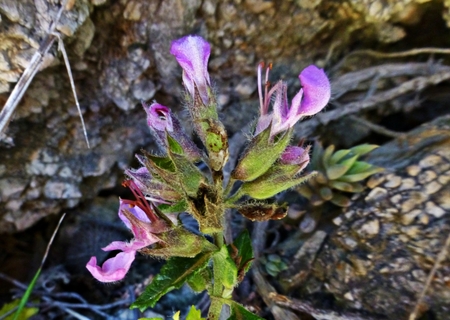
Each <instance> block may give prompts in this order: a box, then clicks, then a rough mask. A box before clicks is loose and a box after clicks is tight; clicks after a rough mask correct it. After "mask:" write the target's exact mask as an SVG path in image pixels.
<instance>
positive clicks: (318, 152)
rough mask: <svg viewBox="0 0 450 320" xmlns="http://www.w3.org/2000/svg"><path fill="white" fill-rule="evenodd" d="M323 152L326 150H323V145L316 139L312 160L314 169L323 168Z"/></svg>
mask: <svg viewBox="0 0 450 320" xmlns="http://www.w3.org/2000/svg"><path fill="white" fill-rule="evenodd" d="M323 152H324V151H323V148H322V146H321V145H320V143H319V142H317V141H316V143H314V148H313V152H312V156H311V162H310V165H311V169H312V170H318V171H322V170H323V166H322V158H323Z"/></svg>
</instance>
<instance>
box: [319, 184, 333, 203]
mask: <svg viewBox="0 0 450 320" xmlns="http://www.w3.org/2000/svg"><path fill="white" fill-rule="evenodd" d="M319 193H320V197H321V198H322V199H323V200H326V201H328V200H330V199H331V198H332V197H333V192H332V191H331V189H330V188H328V187H322V188H320V190H319Z"/></svg>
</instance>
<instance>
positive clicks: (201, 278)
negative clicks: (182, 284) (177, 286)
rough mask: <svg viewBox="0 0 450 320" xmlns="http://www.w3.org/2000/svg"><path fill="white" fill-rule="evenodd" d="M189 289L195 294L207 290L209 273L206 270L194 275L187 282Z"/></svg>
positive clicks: (209, 278) (209, 280) (209, 279)
mask: <svg viewBox="0 0 450 320" xmlns="http://www.w3.org/2000/svg"><path fill="white" fill-rule="evenodd" d="M187 283H188V285H189V287H191V289H192V290H194V291H195V292H202V291H204V290H206V289H207V288H208V285H209V284H210V283H211V273H210V271H209V269H208V268H206V269H203V270H202V271H200V272H198V273H196V274H194V275H193V276H192V277H190V278H189V280H188V281H187Z"/></svg>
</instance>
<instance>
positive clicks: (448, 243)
mask: <svg viewBox="0 0 450 320" xmlns="http://www.w3.org/2000/svg"><path fill="white" fill-rule="evenodd" d="M449 248H450V234H449V235H448V236H447V240H446V241H445V244H444V246H443V247H442V249H441V251H440V252H439V254H438V256H437V258H436V261H435V263H434V265H433V268H432V269H431V271H430V274H429V275H428V278H427V281H426V282H425V285H424V287H423V289H422V292H421V293H420V295H419V298H418V299H417V302H416V305H415V306H414V310H413V311H412V312H411V314H410V315H409V320H415V319H416V318H417V315H418V313H419V309H420V304H421V302H422V300H423V298H424V297H425V294H426V293H427V291H428V289H429V288H430V285H431V282H432V281H433V279H434V276H435V274H436V272H437V270H438V269H439V267H440V266H441V263H442V261H444V259H445V257H446V256H447V251H448V249H449Z"/></svg>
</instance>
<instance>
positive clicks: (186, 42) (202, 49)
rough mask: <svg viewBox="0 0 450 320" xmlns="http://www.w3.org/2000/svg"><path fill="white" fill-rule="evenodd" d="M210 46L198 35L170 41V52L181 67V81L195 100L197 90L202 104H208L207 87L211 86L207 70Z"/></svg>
mask: <svg viewBox="0 0 450 320" xmlns="http://www.w3.org/2000/svg"><path fill="white" fill-rule="evenodd" d="M210 52H211V48H210V46H209V43H208V42H206V40H205V39H203V38H202V37H200V36H186V37H183V38H181V39H178V40H175V41H173V42H172V46H171V48H170V53H171V54H173V55H174V56H175V59H177V61H178V63H179V64H180V66H181V68H182V69H183V83H184V86H185V87H186V89H187V91H188V92H189V93H190V95H191V97H192V99H193V100H195V96H196V94H195V93H196V91H198V93H199V95H200V98H201V99H202V101H203V104H205V105H208V103H209V95H208V88H209V87H210V86H211V83H210V80H209V73H208V70H207V67H208V59H209V54H210Z"/></svg>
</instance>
